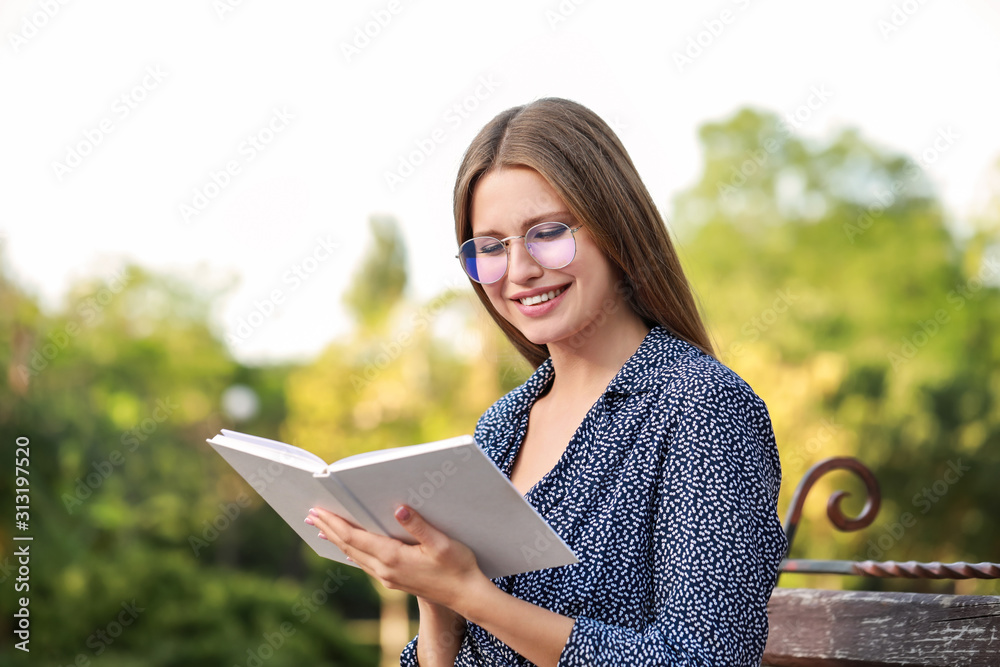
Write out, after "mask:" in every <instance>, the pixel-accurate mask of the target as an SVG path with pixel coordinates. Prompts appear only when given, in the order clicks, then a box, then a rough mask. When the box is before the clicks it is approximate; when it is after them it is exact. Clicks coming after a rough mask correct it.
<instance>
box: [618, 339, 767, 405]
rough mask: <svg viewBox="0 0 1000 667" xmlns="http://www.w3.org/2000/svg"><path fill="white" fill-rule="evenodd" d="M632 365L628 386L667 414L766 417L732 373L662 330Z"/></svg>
mask: <svg viewBox="0 0 1000 667" xmlns="http://www.w3.org/2000/svg"><path fill="white" fill-rule="evenodd" d="M635 361H636V369H635V371H634V372H633V377H632V379H631V384H632V385H633V387H634V388H635V389H637V390H642V391H647V392H649V393H651V394H653V395H654V396H655V399H656V401H657V402H658V403H659V404H660V405H659V407H660V408H661V410H664V411H665V412H666V413H667V414H670V415H674V416H677V415H681V414H683V413H685V412H690V411H691V410H692V409H695V408H699V407H700V408H702V409H706V408H709V407H711V408H713V409H716V410H719V409H721V410H723V411H724V412H725V413H727V414H728V413H730V412H736V413H744V414H747V415H751V414H756V415H767V407H766V405H765V404H764V401H763V400H762V399H761V398H760V397H759V396H758V395H757V394H756V392H754V390H753V389H752V388H751V387H750V385H749V384H748V383H747V382H746V381H745V380H744V379H743V378H742V377H740V376H739V375H738V374H737V373H736V372H735V371H733V370H732V369H731V368H729V367H728V366H726V365H725V364H723V363H722V362H721V361H719V360H718V359H716V358H714V357H712V356H710V355H708V354H706V353H704V352H703V351H701V350H700V349H698V348H697V347H695V346H694V345H692V344H691V343H688V342H687V341H684V340H681V339H680V338H677V337H676V336H674V335H672V334H670V333H669V332H667V331H665V330H663V329H660V328H655V329H654V330H653V331H651V332H650V335H649V337H648V338H647V340H646V341H645V342H644V343H643V346H642V347H641V348H640V350H639V352H638V353H637V354H636V359H635Z"/></svg>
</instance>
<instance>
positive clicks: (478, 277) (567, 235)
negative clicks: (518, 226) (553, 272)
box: [455, 222, 582, 285]
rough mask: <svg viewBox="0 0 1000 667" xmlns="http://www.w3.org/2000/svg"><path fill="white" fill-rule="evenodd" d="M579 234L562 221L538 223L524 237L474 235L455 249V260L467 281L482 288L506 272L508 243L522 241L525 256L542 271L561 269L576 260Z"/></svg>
mask: <svg viewBox="0 0 1000 667" xmlns="http://www.w3.org/2000/svg"><path fill="white" fill-rule="evenodd" d="M581 227H582V225H581ZM578 231H580V227H577V228H576V229H570V227H569V225H566V224H564V223H561V222H540V223H538V224H537V225H535V226H534V227H532V228H531V229H529V230H528V231H527V232H525V233H524V235H523V236H508V237H507V238H505V239H496V238H493V237H492V236H477V237H475V238H472V239H469V240H468V241H466V242H465V243H463V244H462V246H461V247H460V248H459V249H458V254H457V255H455V257H457V258H458V259H459V261H461V263H462V268H463V269H465V273H466V274H468V276H469V277H470V278H472V279H473V280H475V281H476V282H477V283H480V284H482V285H490V284H492V283H495V282H496V281H498V280H500V279H501V278H503V277H504V274H506V273H507V265H508V264H509V263H510V260H509V257H510V242H511V241H513V240H515V239H524V247H525V249H526V250H527V251H528V254H529V255H531V258H532V259H534V260H535V261H536V262H537V263H538V265H539V266H541V267H542V268H545V269H561V268H563V267H564V266H567V265H568V264H569V263H570V262H572V261H573V258H574V257H576V237H575V236H574V234H576V233H577V232H578Z"/></svg>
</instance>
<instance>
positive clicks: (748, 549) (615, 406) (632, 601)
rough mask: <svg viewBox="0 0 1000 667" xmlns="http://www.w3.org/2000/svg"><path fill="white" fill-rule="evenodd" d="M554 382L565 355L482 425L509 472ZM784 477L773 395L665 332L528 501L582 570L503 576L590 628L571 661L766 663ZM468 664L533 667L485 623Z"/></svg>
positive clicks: (465, 656)
mask: <svg viewBox="0 0 1000 667" xmlns="http://www.w3.org/2000/svg"><path fill="white" fill-rule="evenodd" d="M554 375H555V372H554V370H553V368H552V360H551V359H549V360H547V361H545V362H544V363H543V364H542V365H541V366H539V368H538V369H537V370H536V371H535V373H534V374H533V375H532V376H531V377H530V378H529V379H528V381H527V382H525V383H524V384H523V385H521V386H520V387H518V388H517V389H514V390H513V391H511V392H510V393H509V394H507V395H506V396H504V397H503V398H501V399H500V400H499V401H497V402H496V403H495V404H494V405H493V406H492V407H491V408H490V409H489V410H487V411H486V413H485V414H483V416H482V418H481V419H480V420H479V424H478V426H477V427H476V432H475V439H476V443H477V444H478V445H479V446H480V447H482V448H483V449H484V450H485V451H486V453H487V454H489V456H490V457H491V458H492V459H493V461H494V462H495V463H496V464H497V466H498V467H499V468H500V469H501V470H503V471H504V472H505V473H506V474H507V475H508V476H509V475H510V471H511V469H512V468H513V464H514V459H515V457H516V456H517V451H518V448H519V447H520V445H521V441H522V439H523V438H524V434H525V433H526V431H527V426H528V416H529V413H530V410H531V406H532V405H533V404H534V402H535V400H536V399H537V398H538V397H539V396H541V395H542V394H543V393H544V392H545V391H546V390H547V388H548V387H549V385H550V383H551V382H552V379H553V377H554ZM780 482H781V469H780V464H779V462H778V450H777V447H776V445H775V441H774V432H773V430H772V428H771V421H770V417H769V416H768V412H767V407H766V406H765V405H764V402H763V401H762V400H761V399H760V398H759V397H758V396H757V395H756V394H755V393H754V392H753V390H752V389H751V388H750V387H749V385H747V383H746V382H744V381H743V380H742V379H741V378H740V377H739V376H738V375H736V374H735V373H734V372H733V371H732V370H730V369H729V368H727V367H726V366H724V365H722V364H721V363H720V362H718V361H717V360H715V359H713V358H712V357H710V356H708V355H706V354H704V353H703V352H701V351H700V350H698V349H697V348H696V347H694V346H692V345H691V344H689V343H687V342H684V341H682V340H680V339H678V338H676V337H675V336H673V335H672V334H670V333H669V332H667V331H666V330H664V329H662V328H659V327H654V328H653V329H652V330H651V331H650V333H649V334H648V335H647V336H646V338H645V340H644V341H643V342H642V344H641V345H640V347H639V349H638V350H637V351H636V352H635V354H633V355H632V357H631V358H630V359H629V360H628V361H627V362H626V363H625V365H624V366H622V368H621V370H619V372H618V374H617V375H616V376H615V377H614V379H612V380H611V383H610V384H609V385H608V387H607V389H606V390H605V392H604V394H603V395H602V396H601V398H600V399H598V401H597V402H596V403H595V404H594V406H593V407H592V408H591V409H590V411H589V412H588V413H587V415H586V417H584V419H583V421H582V422H581V424H580V426H579V428H578V429H577V431H576V433H575V434H574V436H573V438H572V439H571V440H570V442H569V444H568V445H567V447H566V450H565V452H564V453H563V455H562V457H561V458H560V459H559V461H558V463H556V465H555V467H554V468H553V469H552V470H551V471H549V472H548V473H547V474H546V475H545V476H544V477H543V478H542V479H541V480H540V481H539V482H538V483H537V484H536V485H535V486H534V487H532V488H531V489H530V490H529V491H528V493H527V494H525V498H526V499H527V500H528V501H529V502H530V503H531V504H532V506H534V507H535V508H536V509H537V510H538V512H539V513H540V514H541V515H542V516H543V517H545V519H546V520H547V521H548V522H549V524H550V525H551V526H552V527H553V529H555V531H556V532H557V533H559V535H561V536H562V538H563V539H564V540H565V541H566V543H567V544H568V545H569V546H570V548H571V549H573V552H574V553H575V554H576V555H577V557H578V558H579V560H580V562H579V563H576V564H573V565H568V566H564V567H558V568H551V569H547V570H539V571H536V572H528V573H525V574H518V575H514V576H510V577H501V578H498V579H494V580H493V581H494V583H495V584H496V585H497V587H499V588H500V589H501V590H504V591H506V592H507V593H510V594H511V595H513V596H515V597H517V598H520V599H523V600H527V601H529V602H531V603H533V604H536V605H539V606H541V607H544V608H546V609H550V610H552V611H555V612H557V613H559V614H563V615H565V616H569V617H571V618H574V619H576V623H575V624H574V626H573V630H572V632H571V634H570V636H569V639H568V641H567V642H566V645H565V647H564V648H563V652H562V656H561V658H560V660H559V667H597V666H602V665H609V666H610V665H616V666H617V665H631V666H643V665H699V666H708V665H727V666H728V665H755V666H756V665H759V664H760V660H761V655H762V653H763V651H764V644H765V642H766V640H767V609H766V607H767V601H768V599H769V597H770V595H771V590H772V588H773V587H774V582H775V576H776V574H777V568H778V564H779V563H780V561H781V558H782V556H783V555H784V553H785V550H786V546H787V541H786V539H785V535H784V532H783V531H782V529H781V525H780V523H779V521H778V516H777V512H776V502H777V498H778V487H779V485H780ZM418 641H419V635H418V636H417V637H415V638H414V639H413V641H411V642H410V643H409V645H407V647H406V648H405V649H404V651H403V653H402V655H401V657H400V664H401V665H403V666H404V667H405V666H412V665H417V664H418V663H417V657H416V646H417V642H418ZM455 664H456V665H463V666H470V667H471V666H473V665H476V666H480V665H504V666H506V665H530V664H532V663H530V662H528V661H527V660H525V659H524V658H522V657H521V656H520V655H518V654H517V653H516V652H515V651H513V650H512V649H511V648H510V647H508V646H507V645H505V644H503V643H502V642H501V641H499V640H498V639H497V638H496V637H494V636H493V635H491V634H490V633H488V632H487V631H486V630H484V629H483V628H481V627H479V626H477V625H475V624H472V623H469V624H467V626H466V633H465V638H464V639H463V641H462V645H461V648H460V650H459V654H458V659H457V660H456V661H455Z"/></svg>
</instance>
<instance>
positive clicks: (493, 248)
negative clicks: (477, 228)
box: [479, 242, 503, 255]
mask: <svg viewBox="0 0 1000 667" xmlns="http://www.w3.org/2000/svg"><path fill="white" fill-rule="evenodd" d="M501 252H503V244H502V243H499V242H498V243H490V244H489V245H484V246H483V247H481V248H480V249H479V254H480V255H496V254H497V253H501Z"/></svg>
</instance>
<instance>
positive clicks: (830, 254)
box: [676, 110, 1000, 586]
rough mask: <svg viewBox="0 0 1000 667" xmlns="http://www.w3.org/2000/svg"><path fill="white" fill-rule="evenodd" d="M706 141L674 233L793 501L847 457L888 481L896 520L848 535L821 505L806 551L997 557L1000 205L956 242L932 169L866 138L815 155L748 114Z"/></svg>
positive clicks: (814, 149)
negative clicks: (772, 434)
mask: <svg viewBox="0 0 1000 667" xmlns="http://www.w3.org/2000/svg"><path fill="white" fill-rule="evenodd" d="M701 139H702V144H703V146H704V151H705V169H704V172H703V173H702V176H701V179H700V180H699V182H698V183H696V184H695V185H694V186H693V187H692V188H690V189H689V190H688V191H686V192H684V193H683V194H681V195H680V196H679V197H678V198H677V202H676V225H677V227H678V228H679V229H680V230H681V233H682V237H683V238H684V244H683V253H684V257H685V259H686V263H687V268H688V270H689V272H690V275H691V279H692V282H693V284H694V285H695V286H697V288H698V290H699V293H700V298H701V302H702V305H703V308H704V312H705V314H706V317H707V320H708V322H709V324H710V326H711V328H712V331H713V334H714V337H715V340H716V342H717V348H718V352H719V355H720V358H721V359H722V360H723V361H724V362H726V363H727V364H729V365H730V366H732V367H733V368H734V369H735V370H736V371H737V372H739V373H740V374H741V375H743V376H744V377H745V378H746V379H747V380H748V381H749V382H750V384H751V386H753V387H754V388H755V389H756V390H757V391H758V393H760V394H761V396H762V397H763V398H764V400H765V401H766V402H767V403H768V405H769V407H770V409H771V413H772V418H773V420H774V426H775V431H776V434H777V437H778V442H779V447H780V449H781V454H782V461H783V463H784V477H785V484H784V487H783V495H782V498H783V500H782V503H783V505H784V504H786V503H787V502H788V500H789V498H790V496H791V491H792V490H793V488H794V484H795V483H797V482H798V480H799V479H800V477H801V476H802V474H803V473H804V472H805V470H806V468H807V467H808V466H809V465H811V464H813V463H815V462H817V461H818V460H820V459H822V458H826V457H829V456H834V455H853V456H857V457H858V458H859V459H861V460H862V461H863V462H865V463H866V464H868V465H869V466H870V467H871V468H872V469H873V470H874V472H875V473H876V476H877V477H878V478H879V480H880V481H881V484H882V489H883V497H884V498H885V502H884V504H883V509H882V512H881V516H880V518H879V520H878V521H877V522H876V524H875V525H874V526H872V527H871V528H870V529H868V530H867V531H863V532H862V533H860V534H858V535H855V536H846V537H843V538H841V537H840V536H834V535H832V531H833V529H832V527H831V526H829V524H828V522H827V521H826V519H825V517H824V516H823V511H822V503H821V502H820V501H818V500H816V499H814V502H813V503H810V506H809V509H808V511H807V517H808V519H807V522H806V525H805V526H804V527H803V528H802V530H801V531H800V537H799V539H798V543H797V545H796V547H795V550H794V554H793V555H796V556H800V557H812V558H838V557H839V558H847V559H858V560H864V559H867V558H873V559H876V560H888V559H897V560H909V559H915V560H925V561H926V560H963V559H964V560H972V561H978V560H996V558H995V555H996V554H997V553H1000V537H998V536H1000V511H998V510H1000V496H998V495H997V493H996V491H995V489H992V490H991V489H990V486H991V485H992V482H991V481H990V480H992V479H995V478H996V476H997V475H998V474H1000V409H998V406H997V400H996V396H997V395H998V394H997V387H998V386H1000V336H998V335H997V332H998V330H1000V329H998V324H1000V290H998V285H1000V248H998V247H997V246H996V242H997V240H998V237H997V236H996V234H995V230H996V223H997V221H1000V209H998V208H997V207H994V208H993V209H992V212H990V211H987V214H986V215H987V218H988V219H991V222H989V221H983V223H982V224H981V225H980V228H979V231H978V232H977V233H975V234H974V235H973V236H972V237H971V238H967V239H964V240H959V239H957V238H955V237H954V236H953V235H952V233H951V232H950V230H949V225H948V222H949V220H948V218H947V216H946V214H945V212H944V211H943V210H942V208H941V206H940V204H939V203H938V201H937V199H936V197H935V195H934V193H933V192H932V190H931V188H930V185H929V182H928V179H927V178H926V176H925V174H924V173H923V170H922V169H921V168H920V166H919V165H918V164H916V163H914V162H913V161H911V160H909V159H908V158H906V157H905V156H902V155H898V154H895V153H892V152H891V151H888V150H885V149H882V148H879V147H876V146H874V145H872V144H871V143H870V142H868V141H866V140H865V139H864V138H863V137H862V136H861V135H860V134H859V133H858V132H857V131H855V130H845V131H842V132H841V133H840V134H838V135H837V136H835V137H833V138H832V139H831V140H830V141H829V142H827V143H823V144H819V143H810V142H805V141H803V140H801V139H799V138H797V137H794V136H790V135H789V133H788V132H787V130H785V129H784V127H783V126H782V125H781V124H780V123H779V121H778V118H777V117H776V116H774V115H772V114H768V113H763V112H757V111H751V110H744V111H742V112H740V113H738V114H736V115H735V116H734V117H732V118H731V119H729V120H728V121H725V122H721V123H711V124H708V125H706V126H705V127H704V128H703V129H702V132H701ZM994 201H995V200H994ZM990 230H993V231H992V232H991V231H990ZM991 243H992V244H993V246H992V250H990V249H989V248H990V244H991ZM958 461H961V462H962V465H967V466H969V467H970V469H969V470H968V471H965V472H963V474H962V476H961V477H960V478H957V477H956V475H957V473H956V472H954V471H952V472H950V473H949V472H948V471H949V469H950V464H955V463H956V462H958ZM946 476H947V480H949V481H950V480H953V483H948V481H946ZM835 483H836V484H843V483H845V478H838V479H837V480H836V481H835ZM846 483H847V484H849V485H850V483H851V480H847V481H846ZM935 484H937V487H936V488H937V492H935V491H934V488H935ZM850 488H851V489H852V490H854V491H855V492H856V494H855V495H858V494H859V493H860V488H859V487H856V486H851V487H850ZM832 489H833V487H832V486H830V485H828V484H824V485H822V487H821V490H817V491H816V492H815V493H816V495H820V494H822V493H823V492H825V493H826V494H827V495H828V494H829V492H830V491H832ZM925 489H929V494H930V495H926V494H925ZM942 491H943V493H942ZM931 498H933V501H932V500H931ZM856 509H860V505H857V507H856ZM906 513H909V514H910V516H911V517H912V518H913V519H914V521H913V522H912V525H911V526H909V527H906V530H904V531H902V532H901V533H900V531H899V530H897V529H896V528H895V526H896V524H900V520H901V517H903V515H904V514H906ZM900 525H901V524H900ZM869 540H871V542H869ZM788 583H789V585H792V583H793V582H791V581H789V582H788ZM802 583H803V582H801V581H795V582H794V585H802ZM814 583H815V582H812V583H809V582H808V580H807V581H806V583H805V585H814ZM987 586H988V585H987Z"/></svg>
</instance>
